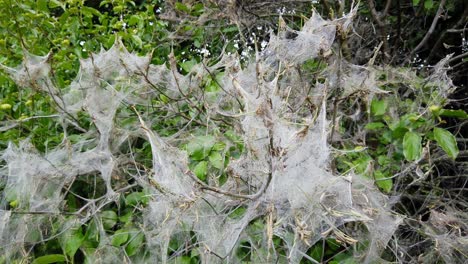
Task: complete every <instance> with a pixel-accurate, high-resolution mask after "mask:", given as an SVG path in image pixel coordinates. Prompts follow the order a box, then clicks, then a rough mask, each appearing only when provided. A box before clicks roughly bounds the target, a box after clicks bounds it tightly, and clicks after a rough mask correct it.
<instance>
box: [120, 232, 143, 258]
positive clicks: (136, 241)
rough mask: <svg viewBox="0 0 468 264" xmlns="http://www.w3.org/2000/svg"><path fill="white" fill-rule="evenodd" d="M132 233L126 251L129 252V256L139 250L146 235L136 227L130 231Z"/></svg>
mask: <svg viewBox="0 0 468 264" xmlns="http://www.w3.org/2000/svg"><path fill="white" fill-rule="evenodd" d="M129 233H130V234H131V238H130V239H129V242H128V244H127V246H126V247H125V252H127V255H128V256H133V255H135V254H136V253H137V252H138V249H139V248H140V247H141V246H142V245H143V241H144V239H145V236H144V235H143V233H141V232H140V231H138V230H136V229H134V230H132V231H130V232H129Z"/></svg>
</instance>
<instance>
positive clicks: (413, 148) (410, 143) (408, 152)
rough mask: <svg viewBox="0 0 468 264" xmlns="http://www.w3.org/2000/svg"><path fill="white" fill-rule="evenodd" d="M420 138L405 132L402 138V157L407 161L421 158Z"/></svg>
mask: <svg viewBox="0 0 468 264" xmlns="http://www.w3.org/2000/svg"><path fill="white" fill-rule="evenodd" d="M421 140H422V138H421V136H420V135H419V134H417V133H415V132H411V131H408V132H406V134H405V136H404V138H403V155H404V156H405V158H406V159H407V160H408V161H414V160H417V159H419V158H420V157H421V151H422V146H421Z"/></svg>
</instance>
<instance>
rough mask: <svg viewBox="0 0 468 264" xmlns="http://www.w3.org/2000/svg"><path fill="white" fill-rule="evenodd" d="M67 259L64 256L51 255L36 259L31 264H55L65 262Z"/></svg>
mask: <svg viewBox="0 0 468 264" xmlns="http://www.w3.org/2000/svg"><path fill="white" fill-rule="evenodd" d="M66 260H67V258H65V256H64V255H60V254H52V255H46V256H42V257H38V258H36V259H35V260H34V261H33V262H32V264H49V263H57V262H65V261H66Z"/></svg>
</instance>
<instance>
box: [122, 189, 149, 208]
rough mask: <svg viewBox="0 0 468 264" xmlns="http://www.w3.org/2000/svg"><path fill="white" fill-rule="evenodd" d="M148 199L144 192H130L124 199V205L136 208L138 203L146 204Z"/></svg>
mask: <svg viewBox="0 0 468 264" xmlns="http://www.w3.org/2000/svg"><path fill="white" fill-rule="evenodd" d="M148 202H149V197H148V196H147V195H146V194H145V193H144V192H132V193H130V194H129V195H127V197H125V204H126V205H130V206H136V205H138V203H142V204H148Z"/></svg>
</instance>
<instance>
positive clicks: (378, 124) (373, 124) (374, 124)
mask: <svg viewBox="0 0 468 264" xmlns="http://www.w3.org/2000/svg"><path fill="white" fill-rule="evenodd" d="M383 127H385V124H384V123H382V122H371V123H368V124H367V125H366V126H365V128H366V129H367V130H377V129H379V128H383Z"/></svg>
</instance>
